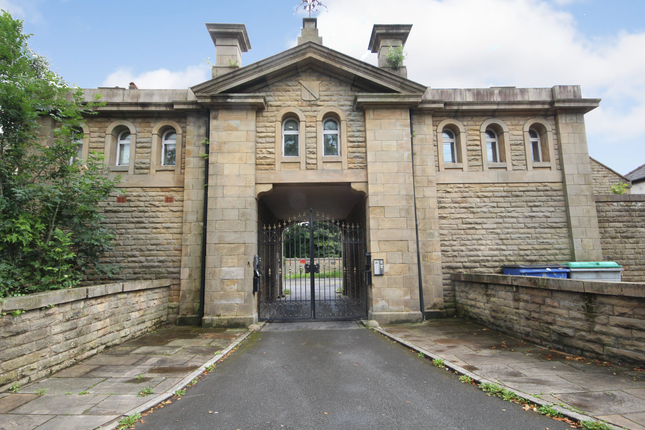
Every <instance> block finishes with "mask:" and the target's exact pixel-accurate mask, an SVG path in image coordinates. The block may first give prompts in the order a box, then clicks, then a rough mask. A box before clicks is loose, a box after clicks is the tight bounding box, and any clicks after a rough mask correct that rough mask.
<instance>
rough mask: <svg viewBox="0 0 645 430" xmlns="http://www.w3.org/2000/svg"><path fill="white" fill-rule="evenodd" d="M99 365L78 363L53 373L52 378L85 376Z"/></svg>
mask: <svg viewBox="0 0 645 430" xmlns="http://www.w3.org/2000/svg"><path fill="white" fill-rule="evenodd" d="M97 367H99V366H89V365H87V364H77V365H76V366H73V367H70V368H68V369H65V370H61V371H60V372H58V373H55V374H54V375H52V376H51V377H52V378H76V377H79V376H85V375H86V374H87V373H89V372H91V371H92V370H94V369H96V368H97Z"/></svg>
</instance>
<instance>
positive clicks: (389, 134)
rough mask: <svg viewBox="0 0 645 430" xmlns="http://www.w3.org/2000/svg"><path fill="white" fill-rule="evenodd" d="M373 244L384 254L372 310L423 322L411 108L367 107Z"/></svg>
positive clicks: (378, 255)
mask: <svg viewBox="0 0 645 430" xmlns="http://www.w3.org/2000/svg"><path fill="white" fill-rule="evenodd" d="M365 128H366V137H367V139H366V140H367V161H368V192H369V197H368V213H367V218H368V224H369V229H368V247H369V249H370V252H371V253H372V259H383V260H384V263H385V275H384V276H374V277H373V278H372V284H373V286H372V296H371V301H372V303H371V315H370V318H372V319H376V320H377V321H379V322H384V323H387V322H395V321H399V322H403V321H418V320H420V319H421V312H420V309H419V289H418V277H417V273H418V272H417V257H416V237H415V223H414V197H413V186H412V151H411V148H410V117H409V110H408V109H366V110H365Z"/></svg>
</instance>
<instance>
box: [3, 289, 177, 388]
mask: <svg viewBox="0 0 645 430" xmlns="http://www.w3.org/2000/svg"><path fill="white" fill-rule="evenodd" d="M170 285H171V280H169V279H164V280H157V281H133V282H124V283H115V284H107V285H96V286H92V287H79V288H73V289H69V290H55V291H48V292H45V293H37V294H32V295H29V296H22V297H9V298H6V299H4V300H5V301H4V302H0V314H3V313H4V314H5V315H4V316H0V392H2V391H4V390H6V389H8V388H9V386H11V385H12V384H14V383H16V382H20V383H21V384H23V385H24V384H25V383H27V382H31V381H34V380H37V379H40V378H43V377H46V376H48V375H50V374H52V373H54V372H57V371H59V370H61V369H64V368H66V367H69V366H71V365H73V364H76V363H77V362H79V361H81V360H84V359H86V358H88V357H90V356H92V355H94V354H97V353H99V352H101V351H103V350H104V349H106V348H109V347H111V346H114V345H119V344H121V343H123V342H125V341H127V340H129V339H132V338H134V337H137V336H140V335H141V334H144V333H146V332H148V331H150V330H151V329H152V328H154V327H156V326H158V325H159V324H161V323H163V322H165V321H166V319H167V313H168V296H169V291H170ZM14 311H15V313H16V314H17V313H19V312H21V313H20V314H19V315H17V316H13V314H14Z"/></svg>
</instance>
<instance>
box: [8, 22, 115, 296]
mask: <svg viewBox="0 0 645 430" xmlns="http://www.w3.org/2000/svg"><path fill="white" fill-rule="evenodd" d="M29 37H30V35H27V34H24V33H23V23H22V21H20V20H15V19H13V17H12V16H11V15H10V14H9V13H8V12H6V11H3V12H2V15H1V16H0V297H6V296H13V295H16V294H25V293H31V292H37V291H45V290H51V289H58V288H69V287H73V286H75V285H77V284H78V283H79V282H80V281H81V279H82V276H83V273H84V272H85V271H87V270H94V271H97V272H99V273H102V274H106V272H108V271H109V270H110V267H107V266H103V265H101V264H100V257H101V256H102V255H103V253H104V252H105V251H106V250H108V249H109V248H110V246H111V242H112V239H113V236H112V235H111V234H110V233H109V232H108V230H107V229H106V228H105V227H103V226H102V224H101V221H102V215H101V214H100V212H99V210H98V209H99V208H98V203H99V201H101V200H104V199H106V198H107V197H108V195H109V194H110V193H111V192H112V191H113V190H114V188H115V186H116V184H117V181H118V179H117V180H109V179H108V177H107V171H106V168H105V166H104V164H103V163H102V158H101V156H100V155H99V154H96V153H92V154H91V155H90V156H89V157H88V159H87V160H80V159H78V157H77V156H76V154H77V145H78V141H79V139H82V132H81V124H82V123H83V115H87V114H90V113H91V109H92V108H93V107H94V106H96V103H90V104H84V102H83V94H82V91H81V90H80V89H79V88H72V87H70V86H69V85H68V84H67V83H66V82H65V81H64V80H63V79H62V78H61V77H60V76H59V75H57V74H56V73H54V72H52V71H51V70H50V67H49V64H48V62H47V61H46V59H45V58H43V57H41V56H39V55H37V54H35V53H34V52H33V51H32V50H31V49H30V48H29V46H28V43H27V42H28V40H29ZM43 123H49V124H51V125H52V128H53V136H52V137H51V138H46V137H45V138H43V133H41V129H42V124H43ZM81 141H82V140H81Z"/></svg>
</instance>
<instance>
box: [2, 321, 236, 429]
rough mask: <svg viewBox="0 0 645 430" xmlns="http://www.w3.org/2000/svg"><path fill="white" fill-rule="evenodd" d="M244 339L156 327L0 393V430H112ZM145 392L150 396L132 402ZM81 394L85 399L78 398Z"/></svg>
mask: <svg viewBox="0 0 645 430" xmlns="http://www.w3.org/2000/svg"><path fill="white" fill-rule="evenodd" d="M246 335H248V331H247V330H241V331H240V330H234V331H229V330H227V329H202V328H200V327H175V326H167V327H162V328H160V329H159V330H157V331H156V332H155V333H151V334H149V335H144V336H142V337H141V338H138V339H134V340H132V341H129V342H127V343H125V344H123V345H120V346H116V347H113V348H110V349H108V350H106V351H103V352H102V353H100V354H98V355H95V356H94V357H91V358H89V359H87V360H85V361H83V362H82V363H79V364H76V365H74V366H72V367H70V368H67V369H64V370H62V371H60V372H58V373H56V374H54V375H51V376H50V377H48V378H45V379H41V380H39V381H35V382H33V383H31V384H29V385H25V386H24V387H22V388H21V390H20V393H18V394H13V393H9V392H4V393H0V430H32V429H36V430H52V429H60V430H75V429H79V430H80V429H83V430H85V429H94V428H97V427H101V428H104V429H113V428H114V427H115V426H116V424H117V422H118V420H119V419H120V418H123V415H124V414H127V413H132V412H131V411H132V410H133V409H135V408H144V407H147V408H148V409H149V408H150V405H149V403H150V402H152V403H155V402H157V403H158V402H160V401H161V400H165V399H166V398H168V397H171V396H172V394H173V392H174V390H176V389H177V387H176V386H177V385H178V384H179V383H180V382H182V381H184V385H183V386H185V384H186V383H188V381H190V380H191V379H192V378H194V377H196V376H199V374H201V371H200V368H203V366H204V365H205V363H207V362H209V361H211V360H213V359H214V356H213V353H214V352H215V351H220V350H227V348H229V347H231V346H230V345H231V344H233V343H234V342H239V341H240V340H241V339H242V338H243V337H245V336H246ZM148 337H149V338H148ZM213 343H215V344H216V345H215V346H213ZM191 348H196V349H195V351H193V352H190V349H191ZM186 351H188V352H186ZM138 376H141V377H140V378H138V379H137V377H138ZM183 386H182V388H183ZM147 387H149V388H151V389H152V391H153V394H152V395H148V396H146V397H138V393H139V392H140V391H141V390H142V389H143V388H147ZM39 390H45V391H44V395H38V394H36V392H37V391H39ZM83 391H89V394H86V395H79V394H78V393H80V392H83ZM40 392H43V391H40ZM66 393H72V394H69V395H67V394H66Z"/></svg>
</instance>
